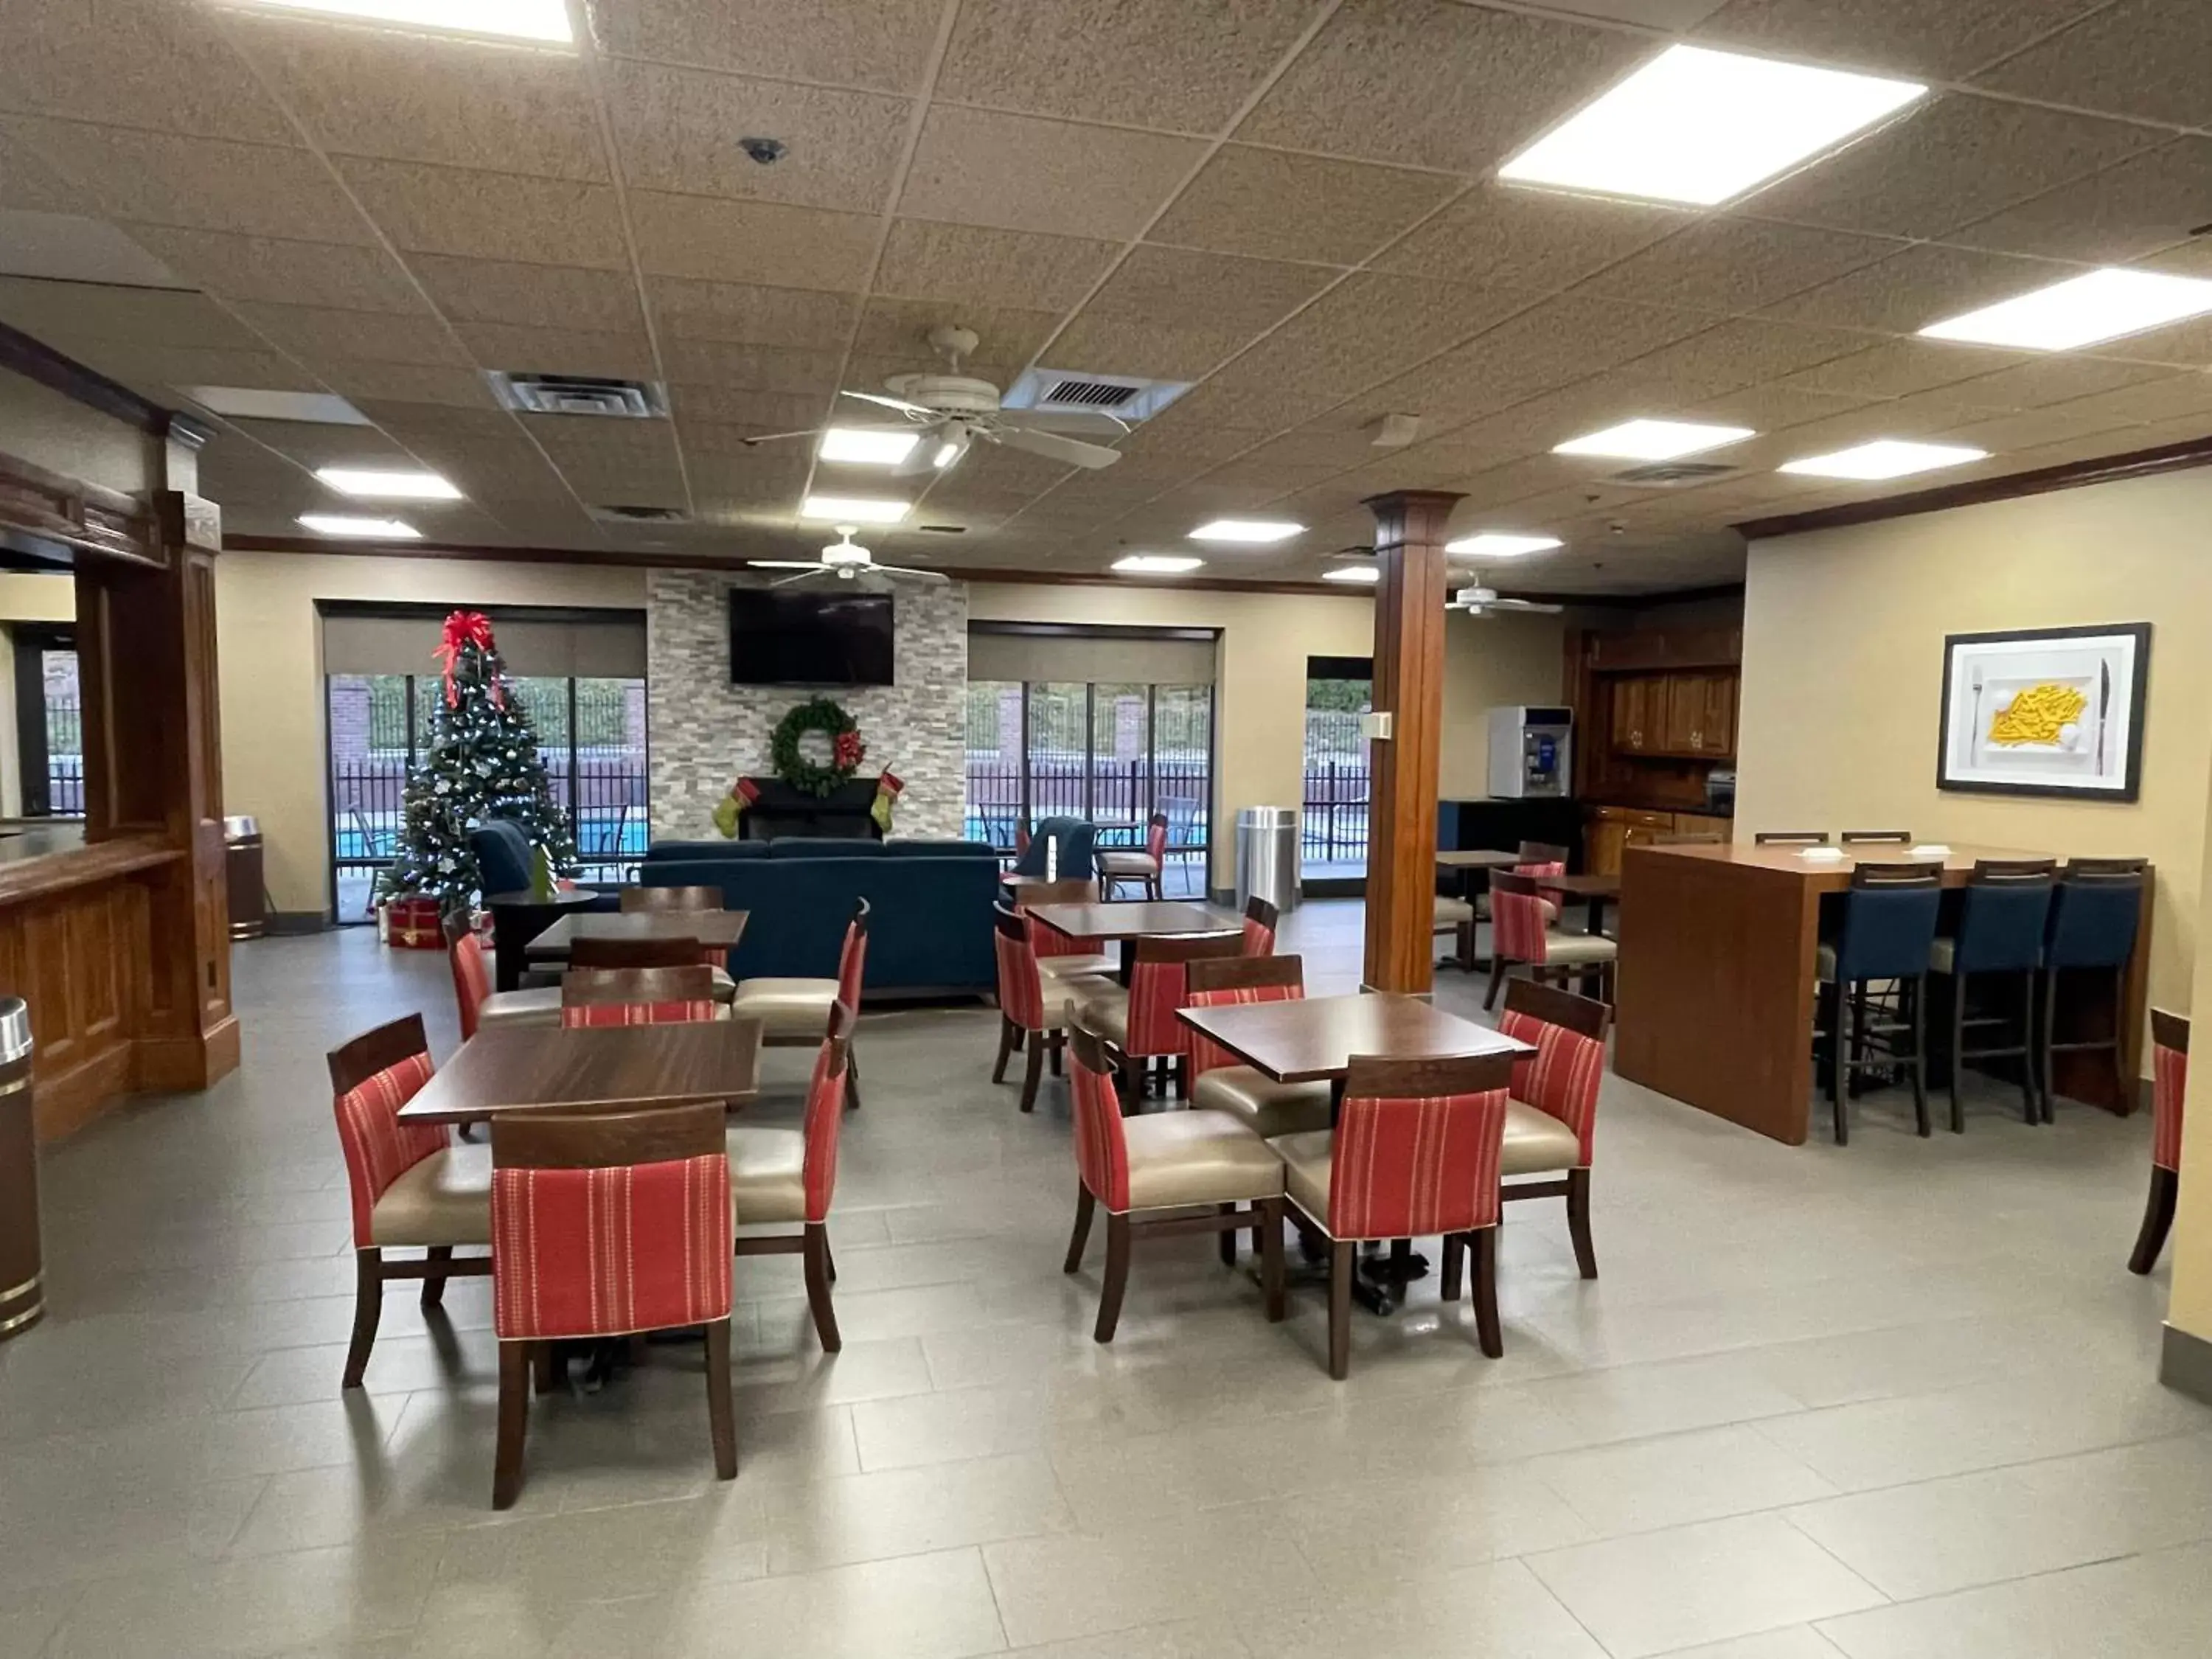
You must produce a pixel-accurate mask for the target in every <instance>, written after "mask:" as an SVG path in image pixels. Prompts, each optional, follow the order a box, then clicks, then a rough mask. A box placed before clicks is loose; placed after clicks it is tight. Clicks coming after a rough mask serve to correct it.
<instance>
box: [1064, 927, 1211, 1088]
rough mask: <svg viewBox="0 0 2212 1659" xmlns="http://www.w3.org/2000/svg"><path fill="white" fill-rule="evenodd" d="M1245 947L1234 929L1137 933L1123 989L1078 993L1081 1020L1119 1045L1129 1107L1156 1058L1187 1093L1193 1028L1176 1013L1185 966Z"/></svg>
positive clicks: (1185, 988) (1183, 992)
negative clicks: (1162, 934) (1151, 934)
mask: <svg viewBox="0 0 2212 1659" xmlns="http://www.w3.org/2000/svg"><path fill="white" fill-rule="evenodd" d="M1243 949H1244V941H1243V937H1242V936H1241V935H1239V934H1237V933H1201V934H1197V935H1190V934H1177V935H1173V936H1170V937H1166V938H1147V939H1139V940H1138V941H1137V942H1136V952H1135V957H1134V960H1133V963H1131V966H1130V969H1129V988H1128V989H1127V991H1126V992H1125V991H1123V990H1122V988H1121V987H1120V986H1118V985H1109V986H1103V987H1099V988H1097V990H1094V991H1091V992H1090V993H1088V994H1082V993H1079V994H1077V997H1076V1002H1077V1006H1079V1007H1080V1008H1081V1009H1082V1011H1083V1017H1084V1022H1085V1024H1088V1025H1090V1026H1091V1027H1092V1029H1094V1030H1097V1032H1098V1034H1099V1035H1100V1036H1103V1037H1104V1038H1105V1039H1106V1040H1107V1041H1108V1042H1110V1043H1112V1044H1113V1045H1114V1046H1115V1048H1117V1049H1119V1050H1120V1051H1121V1085H1122V1097H1123V1098H1124V1100H1126V1101H1127V1103H1129V1104H1130V1105H1131V1106H1132V1107H1134V1106H1135V1105H1136V1104H1137V1103H1139V1102H1140V1101H1142V1100H1143V1098H1144V1097H1145V1083H1146V1074H1147V1073H1148V1072H1149V1071H1150V1070H1151V1068H1152V1062H1153V1061H1156V1060H1157V1061H1158V1062H1159V1064H1160V1065H1161V1066H1163V1067H1164V1068H1165V1069H1167V1070H1168V1071H1169V1072H1170V1073H1173V1075H1174V1077H1175V1080H1176V1093H1177V1094H1179V1095H1182V1096H1185V1097H1188V1094H1189V1092H1190V1077H1189V1072H1190V1066H1189V1054H1190V1038H1191V1030H1190V1027H1189V1026H1188V1025H1186V1024H1183V1023H1182V1021H1181V1020H1180V1019H1177V1018H1176V1010H1177V1009H1179V1008H1181V1007H1182V1006H1183V1002H1184V999H1185V998H1186V997H1188V994H1189V987H1188V983H1187V980H1186V976H1185V973H1184V970H1185V969H1187V968H1188V966H1189V964H1191V963H1194V962H1208V961H1217V960H1220V959H1222V958H1225V957H1241V956H1242V955H1243ZM1163 1092H1164V1087H1163Z"/></svg>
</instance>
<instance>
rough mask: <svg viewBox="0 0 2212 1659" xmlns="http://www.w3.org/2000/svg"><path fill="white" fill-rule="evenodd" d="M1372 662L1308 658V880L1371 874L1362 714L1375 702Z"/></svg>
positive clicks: (1304, 843) (1303, 867)
mask: <svg viewBox="0 0 2212 1659" xmlns="http://www.w3.org/2000/svg"><path fill="white" fill-rule="evenodd" d="M1371 673H1372V670H1371V668H1370V666H1369V665H1368V664H1367V663H1366V662H1365V661H1364V660H1363V659H1358V658H1344V659H1335V658H1322V657H1316V658H1313V659H1310V661H1309V662H1308V664H1307V667H1306V782H1305V803H1304V805H1305V810H1304V812H1303V813H1302V814H1301V815H1300V823H1301V825H1302V827H1301V829H1300V832H1299V837H1298V864H1299V870H1300V873H1301V874H1302V875H1303V876H1304V877H1305V878H1308V879H1317V880H1322V881H1329V880H1350V879H1354V878H1362V877H1364V876H1365V875H1366V873H1367V801H1368V770H1367V739H1366V738H1364V737H1362V736H1361V735H1360V733H1359V717H1360V716H1361V715H1362V714H1365V713H1367V711H1368V710H1369V708H1371V707H1372V706H1373V698H1374V692H1375V686H1374V682H1373V680H1372V679H1371V678H1370V675H1371Z"/></svg>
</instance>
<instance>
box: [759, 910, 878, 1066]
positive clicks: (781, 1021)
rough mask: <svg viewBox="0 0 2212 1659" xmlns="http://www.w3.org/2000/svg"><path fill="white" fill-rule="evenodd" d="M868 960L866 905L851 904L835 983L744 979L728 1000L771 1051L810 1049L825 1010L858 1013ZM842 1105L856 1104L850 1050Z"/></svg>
mask: <svg viewBox="0 0 2212 1659" xmlns="http://www.w3.org/2000/svg"><path fill="white" fill-rule="evenodd" d="M867 954H868V902H867V900H866V899H856V900H854V903H853V919H852V920H851V921H848V922H847V923H846V924H845V942H844V944H843V945H842V946H840V947H839V949H838V952H837V977H836V978H835V979H799V978H773V977H763V978H759V979H749V980H747V981H745V982H744V984H742V985H740V986H738V994H737V995H735V996H734V997H732V998H731V999H730V1012H731V1013H732V1014H733V1015H735V1016H736V1017H737V1018H739V1019H757V1020H758V1021H760V1023H761V1042H763V1044H764V1045H766V1046H767V1047H769V1048H813V1047H815V1046H817V1044H819V1043H820V1042H821V1041H822V1034H823V1032H824V1031H825V1030H829V1010H830V1009H831V1008H833V1007H835V1006H836V1005H837V1004H838V1003H840V1002H842V1003H843V1004H844V1005H845V1006H847V1007H848V1008H850V1009H852V1010H854V1012H859V1009H860V984H861V976H862V973H863V969H864V966H865V964H866V960H867ZM843 1070H844V1076H845V1091H846V1093H845V1103H846V1104H847V1105H848V1106H858V1105H859V1104H860V1062H859V1060H856V1059H854V1056H853V1055H852V1054H851V1053H850V1051H849V1049H848V1052H847V1054H846V1055H845V1060H844V1066H843Z"/></svg>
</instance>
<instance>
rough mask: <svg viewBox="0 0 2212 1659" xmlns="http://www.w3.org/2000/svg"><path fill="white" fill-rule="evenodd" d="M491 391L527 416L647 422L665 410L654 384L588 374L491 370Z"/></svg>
mask: <svg viewBox="0 0 2212 1659" xmlns="http://www.w3.org/2000/svg"><path fill="white" fill-rule="evenodd" d="M486 378H488V379H489V380H490V382H491V387H492V391H493V392H495V393H496V394H497V395H498V398H499V400H500V402H501V404H505V405H506V406H507V408H509V409H513V410H521V411H522V412H524V413H526V414H530V415H597V416H605V417H611V418H613V419H616V420H628V421H649V420H653V419H654V418H656V417H657V416H662V415H665V414H666V413H667V412H668V404H667V401H666V400H665V398H663V397H662V396H661V392H660V388H659V386H655V385H653V384H652V383H651V382H649V381H646V380H602V379H600V378H599V377H598V376H596V375H590V374H510V373H507V372H504V371H501V370H497V369H495V370H492V371H490V372H489V374H488V375H487V377H486Z"/></svg>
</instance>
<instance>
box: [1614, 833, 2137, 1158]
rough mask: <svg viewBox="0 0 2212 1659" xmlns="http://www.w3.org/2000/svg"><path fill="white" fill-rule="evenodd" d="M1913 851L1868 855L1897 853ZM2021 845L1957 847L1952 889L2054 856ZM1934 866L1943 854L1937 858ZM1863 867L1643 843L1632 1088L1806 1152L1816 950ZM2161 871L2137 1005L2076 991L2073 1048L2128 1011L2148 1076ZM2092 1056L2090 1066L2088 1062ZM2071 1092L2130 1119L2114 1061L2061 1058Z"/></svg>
mask: <svg viewBox="0 0 2212 1659" xmlns="http://www.w3.org/2000/svg"><path fill="white" fill-rule="evenodd" d="M1902 851H1903V849H1901V848H1896V847H1869V848H1868V849H1867V856H1868V857H1869V859H1875V860H1882V861H1885V862H1887V861H1895V860H1898V859H1899V856H1900V854H1901V853H1902ZM2048 856H2050V855H2049V854H2039V853H2027V852H2021V851H2019V850H2018V849H2016V848H1998V847H1954V848H1951V850H1950V852H1949V854H1948V856H1947V857H1945V858H1944V859H1943V860H1942V871H1943V883H1944V885H1945V886H1947V887H1956V886H1960V885H1962V884H1964V883H1965V881H1966V874H1967V872H1969V871H1970V870H1972V868H1973V866H1974V862H1975V860H1978V859H1997V858H2010V859H2018V858H2041V857H2048ZM1928 861H1929V863H1931V864H1933V863H1935V862H1936V860H1934V859H1932V858H1931V859H1930V860H1928ZM1852 863H1853V860H1852V858H1851V857H1850V854H1848V853H1846V854H1845V855H1844V857H1843V858H1842V859H1841V860H1834V861H1830V862H1826V863H1814V862H1813V861H1810V860H1807V859H1805V858H1802V857H1801V856H1800V855H1799V850H1798V849H1797V848H1789V847H1750V846H1733V847H1729V846H1682V847H1635V848H1630V849H1629V850H1628V853H1627V854H1626V858H1625V860H1623V864H1622V870H1621V889H1620V924H1619V928H1618V932H1619V935H1620V967H1619V969H1618V970H1617V972H1618V976H1619V978H1618V989H1617V991H1616V993H1615V995H1616V1002H1617V1006H1616V1011H1615V1012H1616V1020H1617V1024H1616V1027H1615V1030H1616V1036H1615V1038H1614V1046H1613V1069H1614V1070H1615V1071H1617V1072H1619V1073H1620V1075H1621V1076H1623V1077H1625V1078H1627V1079H1630V1080H1631V1081H1632V1082H1635V1083H1640V1084H1643V1085H1644V1086H1645V1087H1646V1088H1650V1089H1656V1090H1657V1091H1659V1092H1660V1093H1662V1094H1665V1095H1672V1096H1673V1097H1674V1098H1675V1099H1677V1100H1681V1101H1686V1102H1688V1103H1690V1104H1691V1105H1692V1106H1696V1107H1699V1108H1700V1109H1703V1110H1705V1111H1708V1112H1711V1113H1712V1114H1713V1115H1716V1116H1717V1117H1724V1118H1726V1119H1728V1120H1729V1121H1730V1122H1732V1123H1741V1125H1743V1126H1744V1127H1746V1128H1747V1129H1756V1130H1758V1131H1759V1133H1761V1134H1764V1135H1771V1136H1773V1137H1774V1139H1777V1140H1783V1141H1787V1142H1789V1143H1790V1145H1791V1146H1798V1145H1801V1144H1802V1142H1803V1141H1804V1139H1805V1137H1806V1133H1807V1126H1808V1121H1809V1120H1810V1116H1811V1110H1812V1105H1813V1053H1812V1029H1813V996H1814V948H1815V946H1816V945H1818V943H1819V939H1820V899H1821V896H1822V895H1824V894H1828V893H1838V892H1841V891H1842V890H1844V888H1846V887H1848V886H1850V878H1851V866H1852ZM2153 890H2154V888H2153V880H2152V877H2151V874H2150V873H2149V872H2146V873H2145V876H2144V879H2143V892H2142V926H2141V927H2140V928H2139V929H2138V930H2137V933H2136V953H2135V957H2134V960H2133V962H2132V963H2130V967H2129V972H2128V977H2127V991H2126V998H2125V1005H2126V1006H2124V1008H2122V1009H2119V1010H2117V1011H2116V1010H2114V1009H2113V1008H2112V1006H2111V1000H2112V999H2111V996H2110V994H2109V993H2108V994H2106V996H2105V997H2104V998H2103V999H2102V1000H2097V999H2095V998H2094V997H2093V996H2092V997H2088V998H2075V997H2070V996H2069V998H2068V999H2067V1000H2066V1001H2065V1003H2064V1004H2063V1005H2062V1008H2063V1012H2062V1014H2061V1019H2060V1024H2061V1030H2060V1036H2061V1038H2062V1040H2063V1039H2065V1038H2068V1037H2073V1036H2093V1035H2103V1034H2106V1033H2108V1032H2109V1031H2111V1030H2112V1020H2113V1019H2114V1018H2116V1017H2117V1018H2119V1020H2120V1021H2121V1024H2120V1030H2121V1031H2122V1032H2123V1033H2124V1038H2125V1046H2124V1048H2123V1051H2122V1058H2123V1062H2124V1063H2123V1066H2122V1072H2123V1074H2124V1076H2127V1077H2129V1078H2134V1077H2136V1075H2138V1073H2139V1065H2140V1060H2141V1052H2140V1051H2141V1045H2142V1024H2143V1019H2144V1006H2145V997H2146V981H2147V977H2148V972H2149V962H2150V919H2151V897H2152V893H2153ZM2083 1060H2087V1061H2088V1062H2089V1063H2087V1064H2080V1063H2077V1062H2080V1061H2083ZM2057 1085H2058V1092H2060V1093H2062V1094H2064V1095H2067V1096H2069V1097H2072V1098H2074V1099H2077V1100H2088V1101H2093V1102H2095V1103H2097V1104H2100V1105H2103V1106H2107V1107H2110V1108H2112V1109H2115V1110H2119V1111H2126V1110H2130V1109H2132V1108H2133V1106H2134V1104H2135V1102H2134V1099H2133V1096H2132V1091H2129V1092H2127V1093H2125V1094H2121V1093H2116V1092H2115V1091H2114V1089H2113V1086H2112V1077H2111V1074H2110V1071H2109V1069H2108V1068H2107V1067H2106V1066H2105V1065H2104V1063H2103V1060H2102V1058H2101V1057H2093V1056H2086V1055H2064V1054H2062V1055H2060V1056H2058V1065H2057Z"/></svg>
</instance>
